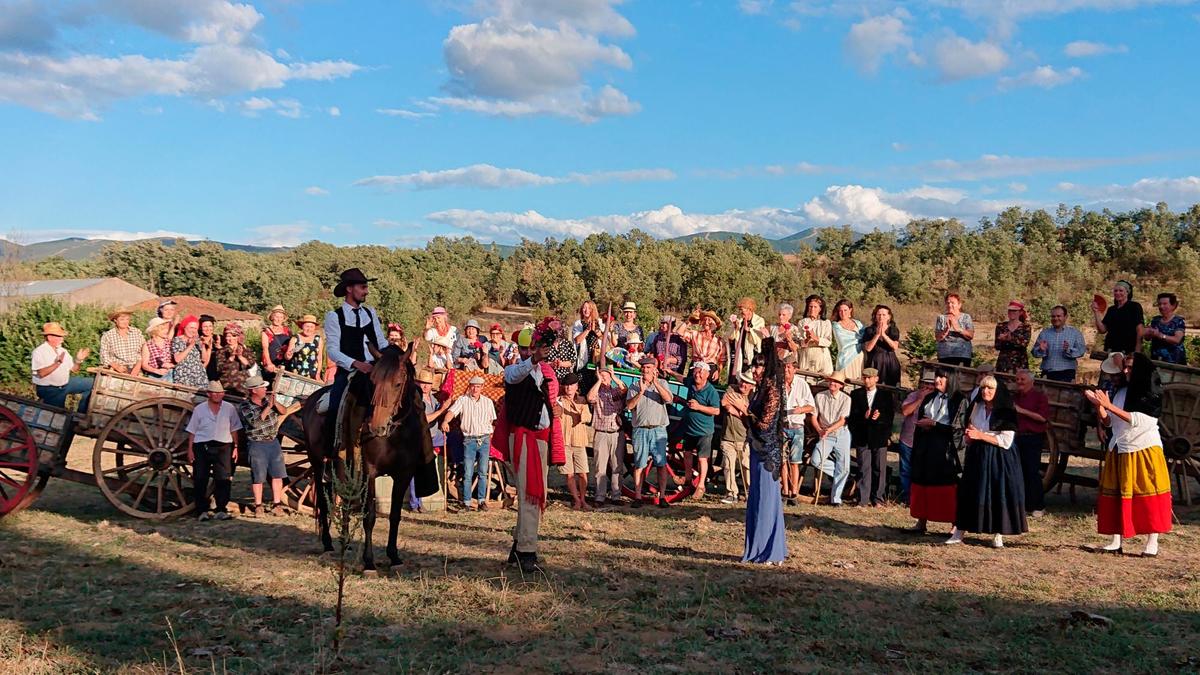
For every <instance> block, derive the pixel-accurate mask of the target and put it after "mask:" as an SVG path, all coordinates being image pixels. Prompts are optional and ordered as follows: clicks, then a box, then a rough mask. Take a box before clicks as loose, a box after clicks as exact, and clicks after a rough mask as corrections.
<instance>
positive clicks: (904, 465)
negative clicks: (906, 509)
mask: <svg viewBox="0 0 1200 675" xmlns="http://www.w3.org/2000/svg"><path fill="white" fill-rule="evenodd" d="M911 486H912V446H911V445H905V444H904V443H901V444H900V501H901V502H903V503H905V504H907V503H908V489H909V488H910V487H911Z"/></svg>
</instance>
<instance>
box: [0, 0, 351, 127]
mask: <svg viewBox="0 0 1200 675" xmlns="http://www.w3.org/2000/svg"><path fill="white" fill-rule="evenodd" d="M28 6H29V5H28V4H27V3H25V2H23V1H22V0H17V2H16V3H14V4H13V8H14V10H19V11H13V12H11V13H10V12H8V11H0V101H2V102H8V103H13V104H17V105H22V106H26V107H29V108H33V109H35V110H39V111H42V112H47V113H50V114H53V115H57V116H59V117H64V118H69V119H84V120H96V119H99V115H100V111H101V110H102V109H103V108H104V107H106V106H108V105H110V104H112V103H114V102H117V101H120V100H124V99H130V98H138V97H142V96H177V97H182V96H188V97H194V98H197V99H200V100H215V99H220V98H222V97H225V96H229V95H233V94H239V93H249V92H257V91H260V90H264V89H278V88H281V87H283V86H284V85H285V84H286V83H288V82H289V81H292V80H332V79H337V78H343V77H348V76H349V75H351V74H353V73H354V72H356V71H357V70H359V66H358V65H356V64H353V63H350V62H347V61H341V60H328V61H313V62H306V61H297V62H287V63H283V62H280V61H278V60H276V58H275V57H274V56H272V55H271V54H270V53H268V52H266V51H263V50H262V49H259V48H257V47H256V46H252V44H251V43H252V41H253V39H254V36H253V35H252V31H253V30H254V29H255V27H257V26H258V24H259V23H260V21H261V20H262V18H263V17H262V15H261V14H259V13H258V11H257V10H255V9H254V7H253V6H251V5H249V4H245V3H237V2H230V1H228V0H91V1H89V2H82V1H80V2H65V3H59V4H54V3H38V4H37V5H36V6H37V8H38V9H37V10H36V11H33V12H32V13H30V11H28V10H27V9H23V8H27V7H28ZM0 9H3V10H7V9H8V8H7V7H0ZM100 19H103V20H106V21H115V22H120V23H125V24H133V25H136V26H139V27H142V28H145V29H147V30H151V31H155V32H157V33H161V34H162V35H165V36H167V37H169V38H172V39H175V40H178V41H182V42H186V43H189V44H190V45H194V46H193V47H192V48H190V50H189V51H186V52H184V53H183V54H181V55H179V56H177V57H149V56H144V55H141V54H123V55H115V56H109V55H103V56H102V55H99V54H87V53H78V52H73V53H66V54H61V55H60V54H58V53H56V50H54V49H53V47H54V43H55V41H56V40H57V37H58V33H59V27H60V26H61V25H70V26H71V27H73V28H74V27H79V28H80V29H81V30H82V29H85V28H86V27H87V25H88V24H89V23H91V22H94V21H98V20H100ZM39 26H41V28H39ZM14 34H17V35H26V36H28V38H29V39H26V40H25V43H24V44H21V43H19V42H14V40H13V39H12V35H14ZM6 47H7V49H5V48H6ZM220 107H221V106H218V108H220ZM276 108H278V109H279V111H280V112H281V114H285V115H287V116H296V115H298V114H299V112H298V108H297V107H296V106H295V105H293V104H291V103H288V104H285V105H284V106H282V107H281V108H280V106H278V105H277V106H276ZM244 109H245V108H243V110H244Z"/></svg>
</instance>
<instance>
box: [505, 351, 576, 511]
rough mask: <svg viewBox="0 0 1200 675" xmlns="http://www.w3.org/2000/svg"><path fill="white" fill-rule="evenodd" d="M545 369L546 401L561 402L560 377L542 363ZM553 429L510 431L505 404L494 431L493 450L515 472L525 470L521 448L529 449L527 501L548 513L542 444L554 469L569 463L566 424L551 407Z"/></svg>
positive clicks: (526, 468)
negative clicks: (563, 425)
mask: <svg viewBox="0 0 1200 675" xmlns="http://www.w3.org/2000/svg"><path fill="white" fill-rule="evenodd" d="M538 365H539V367H540V368H541V369H542V377H543V378H544V381H545V383H546V400H548V401H557V400H558V378H557V377H555V376H554V369H553V368H551V367H550V364H548V363H546V362H542V363H540V364H538ZM550 410H551V416H550V426H549V427H548V428H546V429H541V430H534V429H527V428H525V427H512V428H511V429H510V428H509V425H508V416H507V415H506V414H505V410H504V404H501V406H500V414H499V415H498V416H497V419H496V426H495V430H494V431H493V432H492V447H494V448H495V449H496V450H497V451H499V452H500V454H501V456H502V457H504V459H507V460H511V461H512V463H513V471H514V472H516V471H520V470H521V459H520V457H521V453H520V452H519V450H520V448H521V447H524V448H525V458H526V461H525V500H526V501H527V502H529V503H530V504H534V505H536V506H537V507H538V509H540V510H542V511H545V510H546V481H545V478H544V475H543V472H542V454H541V453H540V452H538V447H537V444H538V441H544V442H545V443H546V444H547V445H548V446H549V449H550V453H549V454H550V466H562V465H563V464H566V463H567V453H566V448H565V447H564V445H563V434H562V421H561V420H560V419H559V417H558V416H557V415H555V414H553V412H554V410H555V407H554V406H553V405H551V407H550ZM510 431H511V432H512V436H513V445H512V447H509V442H508V440H509V439H508V435H509V432H510Z"/></svg>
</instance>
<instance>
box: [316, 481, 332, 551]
mask: <svg viewBox="0 0 1200 675" xmlns="http://www.w3.org/2000/svg"><path fill="white" fill-rule="evenodd" d="M326 466H328V465H327V464H326V462H325V460H321V461H320V462H318V463H314V466H313V489H314V490H315V491H316V498H317V531H318V533H319V534H320V537H321V547H322V548H323V549H324V551H325V552H326V553H329V552H330V551H332V550H333V537H332V536H331V535H330V533H329V508H330V502H331V497H330V494H329V485H330V483H329V482H327V481H326V480H325V468H326Z"/></svg>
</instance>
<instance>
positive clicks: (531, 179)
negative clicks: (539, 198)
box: [354, 164, 675, 192]
mask: <svg viewBox="0 0 1200 675" xmlns="http://www.w3.org/2000/svg"><path fill="white" fill-rule="evenodd" d="M674 178H675V173H674V172H673V171H670V170H669V169H632V170H628V171H596V172H592V173H570V174H567V175H565V176H543V175H541V174H537V173H533V172H531V171H525V170H523V169H506V168H500V167H496V166H492V165H491V164H472V165H471V166H465V167H461V168H457V169H444V170H441V171H418V172H417V173H409V174H403V175H393V176H370V177H368V178H362V179H359V180H357V181H354V184H355V185H357V186H360V187H374V188H380V189H382V190H384V191H389V192H391V191H395V190H399V189H405V188H407V189H412V190H437V189H442V188H456V187H459V188H484V189H500V188H519V187H541V186H545V185H560V184H563V183H579V184H582V185H592V184H595V183H607V182H623V183H630V182H640V181H662V180H674Z"/></svg>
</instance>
